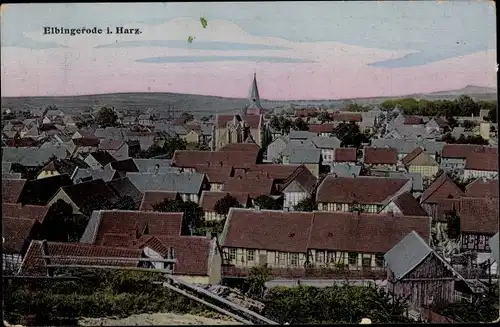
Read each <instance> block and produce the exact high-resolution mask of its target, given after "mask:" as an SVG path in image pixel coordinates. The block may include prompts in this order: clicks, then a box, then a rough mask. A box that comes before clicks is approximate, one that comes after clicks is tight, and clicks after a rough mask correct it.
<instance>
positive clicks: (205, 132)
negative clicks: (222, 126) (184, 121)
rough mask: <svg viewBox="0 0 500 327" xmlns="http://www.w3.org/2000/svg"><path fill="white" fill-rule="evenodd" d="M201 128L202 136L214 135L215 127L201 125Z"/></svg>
mask: <svg viewBox="0 0 500 327" xmlns="http://www.w3.org/2000/svg"><path fill="white" fill-rule="evenodd" d="M200 127H201V134H203V135H212V129H213V125H207V124H202V125H200Z"/></svg>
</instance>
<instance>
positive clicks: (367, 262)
mask: <svg viewBox="0 0 500 327" xmlns="http://www.w3.org/2000/svg"><path fill="white" fill-rule="evenodd" d="M362 265H363V267H365V268H369V267H371V265H372V258H370V257H368V258H366V257H363V261H362Z"/></svg>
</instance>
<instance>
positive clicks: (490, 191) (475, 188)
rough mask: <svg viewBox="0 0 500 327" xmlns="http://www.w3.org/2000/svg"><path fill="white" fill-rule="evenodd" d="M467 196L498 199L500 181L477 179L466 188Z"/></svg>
mask: <svg viewBox="0 0 500 327" xmlns="http://www.w3.org/2000/svg"><path fill="white" fill-rule="evenodd" d="M465 194H466V195H467V196H468V197H475V198H486V197H489V198H498V179H486V180H483V179H482V178H476V179H475V180H473V181H472V182H470V183H469V184H468V185H467V186H466V187H465Z"/></svg>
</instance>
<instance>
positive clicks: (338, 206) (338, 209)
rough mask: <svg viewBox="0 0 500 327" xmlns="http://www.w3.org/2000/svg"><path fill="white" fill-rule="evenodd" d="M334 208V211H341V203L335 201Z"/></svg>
mask: <svg viewBox="0 0 500 327" xmlns="http://www.w3.org/2000/svg"><path fill="white" fill-rule="evenodd" d="M335 208H336V209H335V210H336V211H342V204H340V203H337V204H336V205H335Z"/></svg>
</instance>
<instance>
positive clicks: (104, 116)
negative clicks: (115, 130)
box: [96, 107, 118, 127]
mask: <svg viewBox="0 0 500 327" xmlns="http://www.w3.org/2000/svg"><path fill="white" fill-rule="evenodd" d="M117 120H118V115H117V114H116V112H115V110H114V109H113V108H109V107H102V108H101V109H100V110H99V112H98V113H97V117H96V122H97V124H98V125H99V126H100V127H110V126H115V125H116V121H117Z"/></svg>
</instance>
